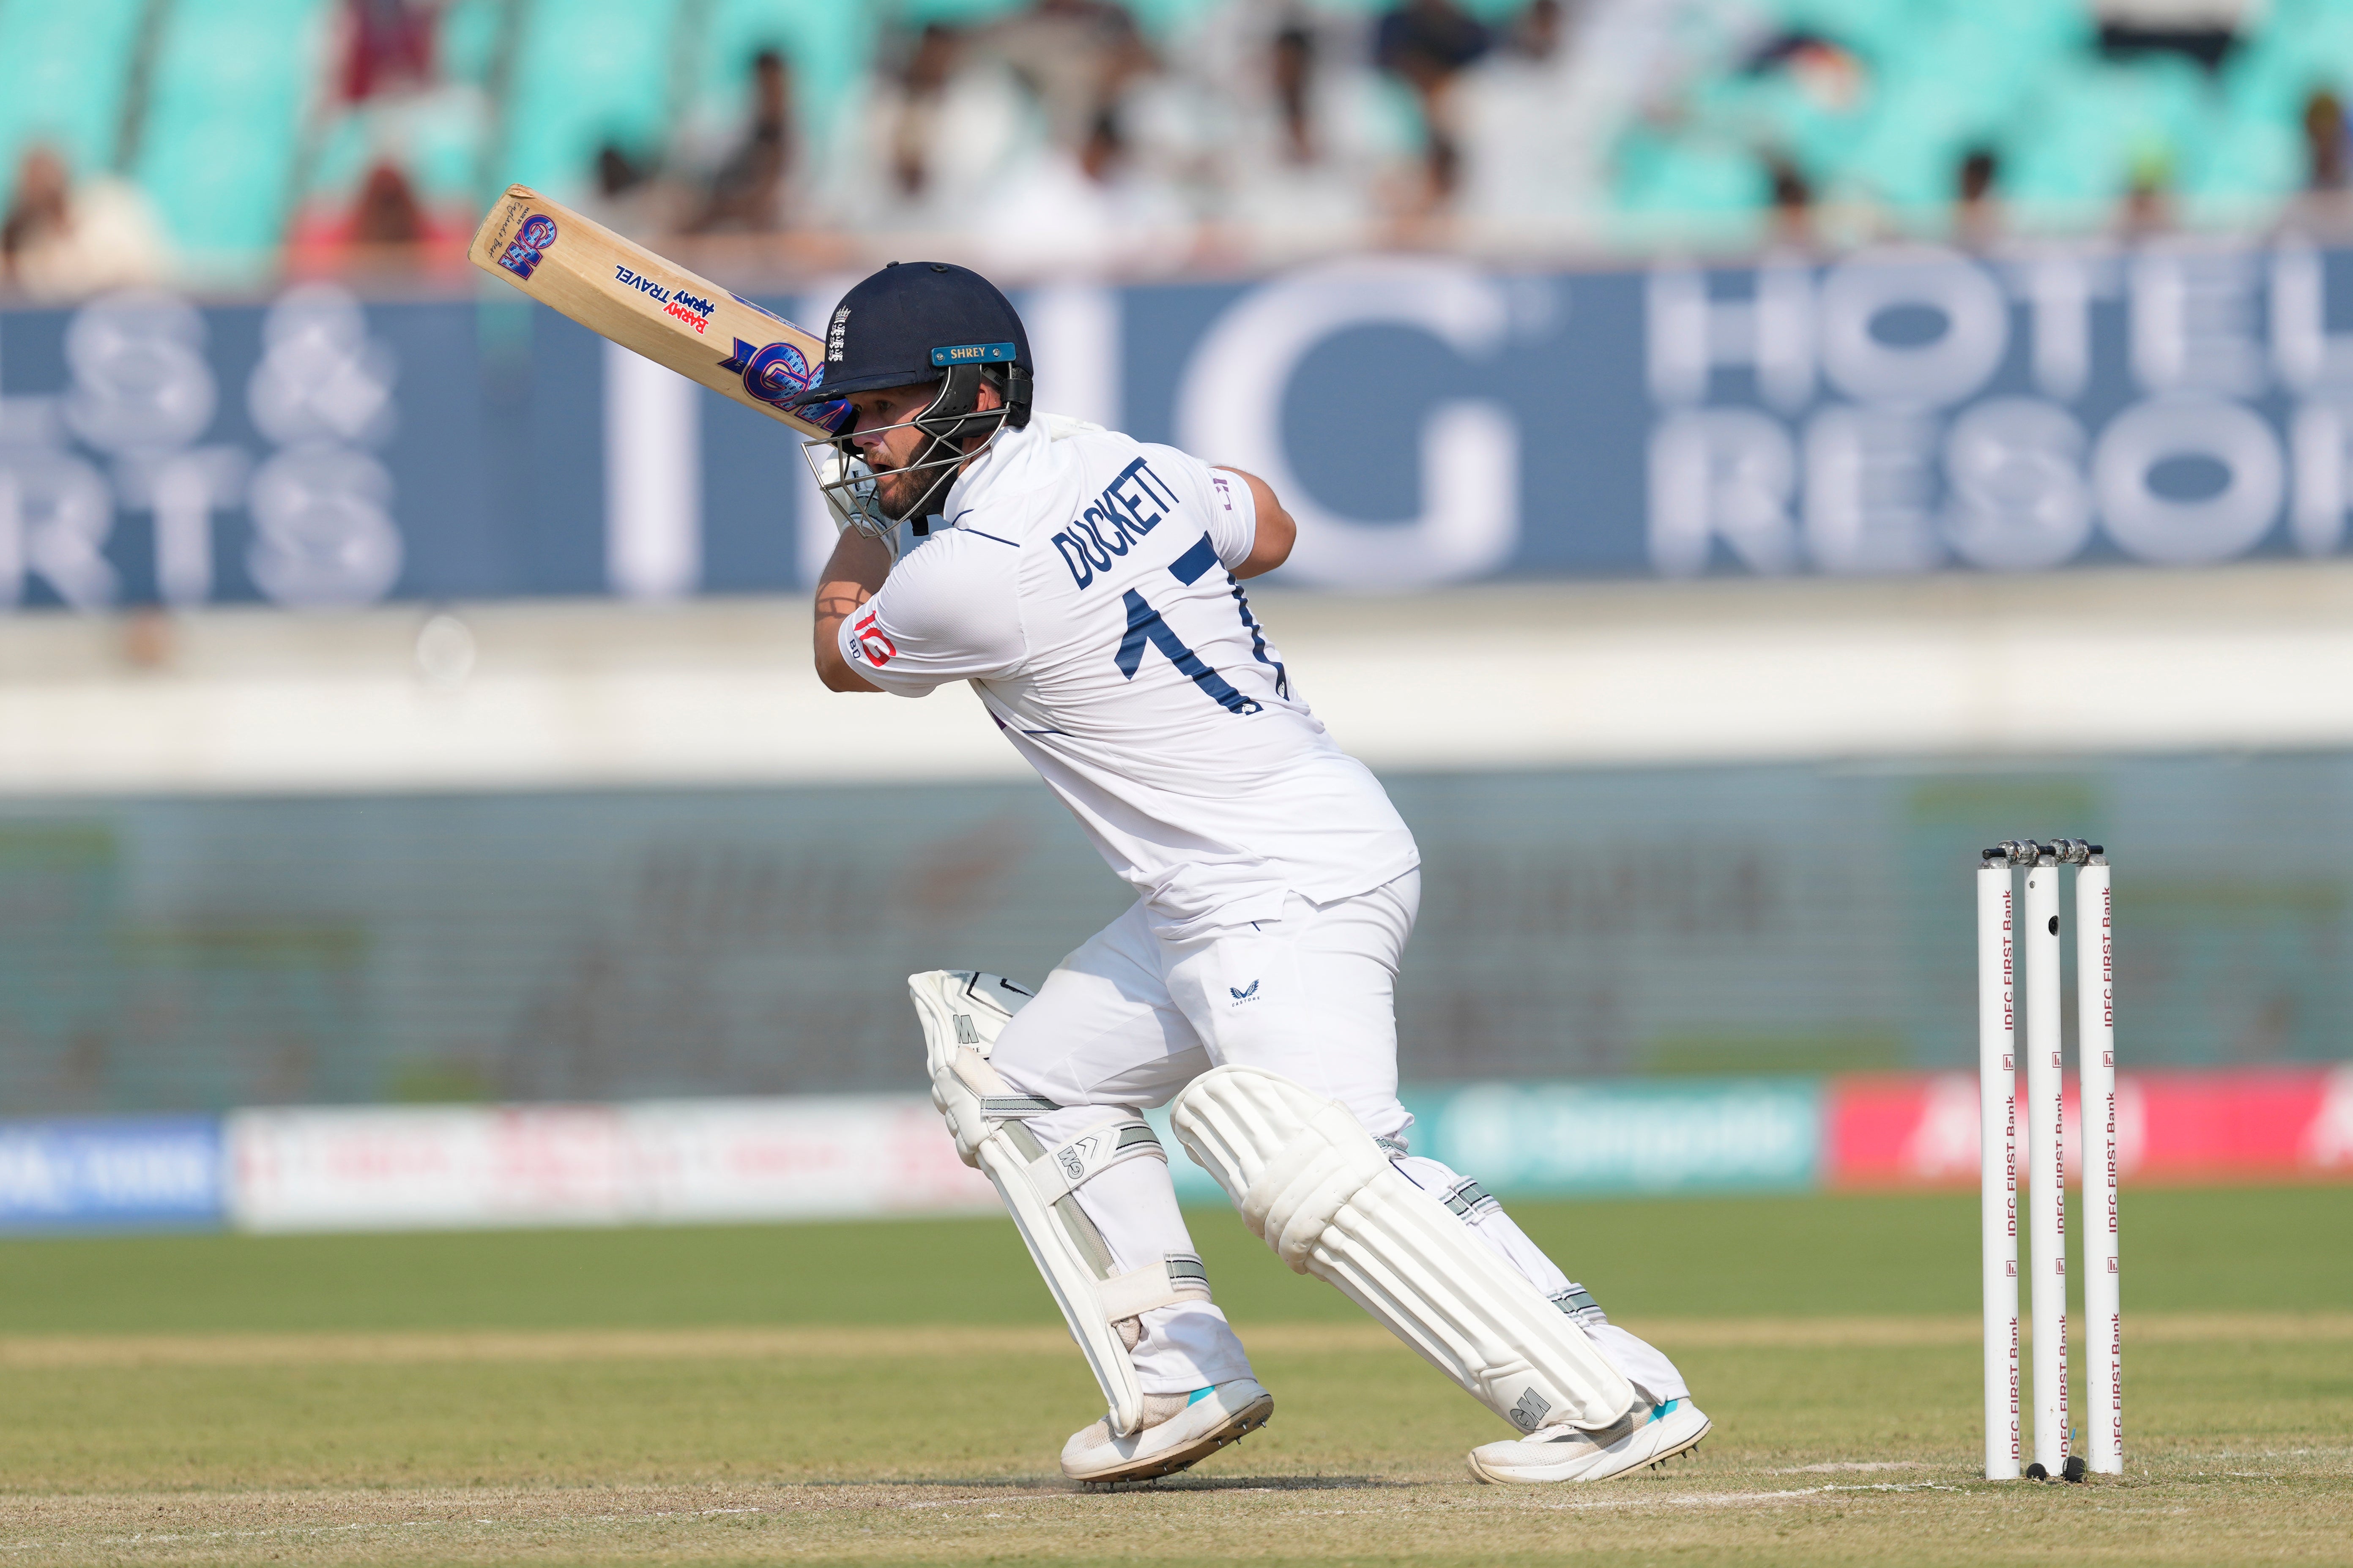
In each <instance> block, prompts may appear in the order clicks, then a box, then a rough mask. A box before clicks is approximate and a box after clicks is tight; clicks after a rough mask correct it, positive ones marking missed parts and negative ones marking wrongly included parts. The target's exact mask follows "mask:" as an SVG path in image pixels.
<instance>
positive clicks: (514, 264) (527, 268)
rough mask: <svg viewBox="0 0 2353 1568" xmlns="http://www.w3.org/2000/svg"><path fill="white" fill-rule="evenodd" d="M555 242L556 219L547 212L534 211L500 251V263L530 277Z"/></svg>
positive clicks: (525, 277)
mask: <svg viewBox="0 0 2353 1568" xmlns="http://www.w3.org/2000/svg"><path fill="white" fill-rule="evenodd" d="M554 243H555V220H554V218H552V217H550V216H547V215H546V214H545V213H533V214H532V215H531V216H529V217H527V218H525V219H523V220H522V227H521V228H519V229H517V230H516V231H515V237H514V238H513V240H512V242H510V243H509V245H508V246H507V247H506V249H505V250H503V251H502V252H501V253H500V255H499V265H500V266H501V267H503V268H506V269H507V270H508V271H510V272H512V273H513V274H514V275H515V276H516V277H518V278H522V279H529V278H530V277H531V275H532V273H533V272H534V271H535V270H537V269H538V267H539V260H540V258H541V257H542V256H543V255H544V254H545V253H546V251H547V249H548V247H550V246H552V245H554Z"/></svg>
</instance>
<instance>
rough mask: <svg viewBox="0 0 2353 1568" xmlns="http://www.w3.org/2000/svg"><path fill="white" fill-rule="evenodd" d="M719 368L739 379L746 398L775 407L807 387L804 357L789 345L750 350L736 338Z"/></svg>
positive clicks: (807, 364)
mask: <svg viewBox="0 0 2353 1568" xmlns="http://www.w3.org/2000/svg"><path fill="white" fill-rule="evenodd" d="M719 368H720V369H722V370H732V371H734V372H736V373H737V374H740V375H742V376H743V378H744V393H745V395H748V396H751V397H754V398H756V399H758V400H759V401H760V402H762V403H768V404H775V405H779V406H781V405H783V403H784V401H785V399H786V398H787V397H790V396H791V395H793V394H794V393H796V392H799V391H801V390H802V389H804V388H805V387H807V385H808V384H809V362H808V356H807V355H806V354H804V353H801V351H800V350H798V349H797V348H795V347H793V345H792V344H790V343H770V344H768V345H767V346H766V347H765V348H754V347H753V346H752V345H751V344H750V343H747V342H744V340H743V339H741V338H737V339H736V340H735V352H734V353H733V354H730V355H729V356H728V357H727V358H725V359H723V360H721V361H720V362H719Z"/></svg>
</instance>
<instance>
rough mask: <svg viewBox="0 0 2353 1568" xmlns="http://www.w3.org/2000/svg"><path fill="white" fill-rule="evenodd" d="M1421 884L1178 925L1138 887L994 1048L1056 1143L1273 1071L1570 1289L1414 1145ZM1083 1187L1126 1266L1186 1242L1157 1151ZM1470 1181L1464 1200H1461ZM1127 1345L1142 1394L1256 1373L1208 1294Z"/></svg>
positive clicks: (1629, 1368) (1541, 1273)
mask: <svg viewBox="0 0 2353 1568" xmlns="http://www.w3.org/2000/svg"><path fill="white" fill-rule="evenodd" d="M1420 899H1421V873H1420V872H1419V871H1409V872H1407V873H1406V874H1405V875H1404V876H1402V877H1399V878H1398V879H1396V880H1395V881H1393V882H1389V883H1388V884H1386V885H1385V886H1382V887H1379V888H1376V889H1373V890H1372V891H1371V892H1369V893H1360V894H1357V895H1356V896H1355V897H1352V898H1346V899H1340V900H1335V901H1334V902H1332V903H1328V904H1315V903H1311V902H1309V901H1308V900H1306V899H1305V898H1303V897H1301V896H1300V895H1298V894H1295V893H1294V894H1293V895H1292V896H1291V898H1290V899H1289V900H1287V901H1286V902H1285V903H1284V905H1283V910H1282V918H1281V919H1280V920H1261V921H1243V922H1241V923H1240V924H1237V925H1233V926H1230V927H1221V928H1214V929H1211V930H1208V931H1205V932H1204V931H1198V930H1191V931H1188V932H1187V934H1185V935H1183V936H1181V937H1179V936H1173V935H1171V934H1170V933H1169V932H1168V931H1166V928H1163V927H1159V926H1157V925H1156V923H1155V919H1154V917H1153V915H1152V913H1151V911H1150V910H1148V909H1146V908H1145V906H1144V905H1143V904H1142V903H1138V904H1136V905H1135V906H1134V908H1132V909H1130V910H1128V911H1127V913H1125V914H1124V915H1122V916H1121V917H1120V918H1119V919H1117V920H1115V921H1112V923H1111V924H1109V925H1108V926H1105V927H1104V928H1103V930H1102V931H1097V932H1096V933H1095V934H1094V935H1093V936H1092V938H1090V939H1089V940H1088V941H1087V942H1086V943H1085V944H1084V945H1083V946H1082V947H1081V948H1079V950H1078V951H1077V952H1073V953H1071V955H1070V956H1069V957H1067V958H1065V959H1063V960H1062V962H1061V963H1060V964H1058V965H1056V966H1055V969H1054V972H1053V973H1051V974H1050V975H1048V976H1047V977H1046V984H1044V985H1042V986H1040V987H1039V991H1038V995H1037V998H1036V999H1035V1000H1034V1001H1032V1002H1030V1003H1029V1005H1027V1006H1025V1007H1023V1008H1022V1009H1021V1011H1020V1012H1018V1013H1017V1014H1015V1015H1014V1016H1013V1021H1012V1022H1011V1023H1010V1024H1008V1026H1006V1029H1005V1032H1004V1034H1003V1035H1001V1036H999V1037H998V1038H997V1047H996V1049H995V1051H994V1052H992V1053H991V1056H990V1061H991V1062H992V1063H993V1064H994V1065H995V1067H996V1068H997V1072H998V1073H999V1074H1000V1075H1001V1076H1002V1077H1003V1078H1004V1079H1005V1081H1006V1083H1007V1085H1008V1087H1009V1088H1010V1089H1013V1090H1014V1091H1015V1092H1016V1093H1019V1094H1034V1095H1039V1096H1042V1097H1044V1098H1045V1099H1048V1100H1052V1101H1053V1102H1054V1103H1055V1104H1057V1105H1058V1106H1060V1107H1062V1109H1061V1110H1053V1111H1049V1112H1048V1113H1046V1114H1045V1115H1043V1116H1038V1117H1032V1118H1031V1119H1030V1121H1029V1125H1030V1128H1031V1129H1032V1131H1035V1132H1036V1133H1037V1135H1038V1139H1039V1142H1041V1143H1043V1144H1045V1145H1046V1146H1047V1147H1048V1148H1052V1147H1054V1146H1055V1145H1056V1144H1058V1143H1060V1142H1064V1141H1066V1140H1068V1139H1071V1138H1074V1137H1076V1136H1078V1135H1079V1134H1080V1133H1082V1132H1084V1131H1087V1130H1088V1129H1090V1128H1092V1127H1096V1126H1100V1125H1103V1124H1104V1123H1107V1122H1111V1121H1118V1120H1120V1119H1121V1118H1123V1117H1125V1116H1131V1115H1133V1114H1134V1112H1135V1111H1136V1110H1137V1109H1138V1108H1140V1107H1143V1106H1149V1105H1164V1104H1166V1102H1167V1101H1168V1100H1170V1099H1171V1098H1172V1097H1174V1096H1175V1095H1176V1092H1177V1090H1179V1089H1183V1088H1184V1087H1185V1086H1186V1085H1187V1084H1188V1083H1190V1082H1192V1081H1193V1079H1196V1078H1198V1077H1199V1076H1200V1075H1201V1074H1202V1073H1204V1072H1207V1071H1208V1069H1209V1068H1212V1067H1222V1066H1224V1065H1226V1064H1228V1063H1229V1062H1230V1063H1240V1064H1241V1065H1244V1066H1248V1067H1256V1068H1268V1069H1269V1070H1271V1071H1273V1072H1279V1073H1281V1074H1282V1075H1283V1076H1284V1077H1285V1078H1288V1079H1292V1080H1293V1081H1294V1082H1297V1083H1300V1084H1303V1085H1304V1086H1306V1088H1308V1089H1311V1090H1313V1091H1314V1092H1315V1093H1317V1094H1320V1095H1322V1096H1324V1098H1325V1099H1327V1100H1338V1101H1339V1102H1340V1103H1341V1104H1343V1105H1345V1106H1346V1107H1347V1108H1348V1110H1350V1111H1352V1112H1353V1113H1355V1115H1356V1120H1357V1121H1359V1122H1361V1123H1363V1125H1364V1128H1365V1131H1367V1132H1369V1133H1371V1134H1372V1135H1373V1136H1374V1137H1375V1138H1377V1139H1380V1140H1382V1141H1383V1142H1385V1143H1386V1144H1388V1146H1389V1148H1390V1149H1391V1150H1392V1152H1393V1153H1394V1155H1395V1157H1396V1159H1397V1163H1398V1169H1400V1170H1402V1171H1403V1172H1404V1173H1406V1174H1407V1175H1408V1176H1409V1177H1410V1178H1412V1180H1413V1181H1414V1182H1415V1183H1416V1184H1419V1185H1420V1186H1422V1187H1424V1188H1426V1189H1428V1190H1430V1191H1431V1192H1434V1193H1436V1194H1439V1195H1440V1196H1441V1197H1447V1198H1455V1199H1457V1205H1458V1206H1459V1207H1461V1212H1462V1218H1463V1223H1465V1224H1466V1225H1469V1226H1471V1227H1472V1230H1474V1231H1475V1232H1476V1233H1477V1234H1478V1236H1479V1237H1480V1239H1481V1240H1482V1241H1484V1242H1485V1243H1486V1244H1487V1245H1488V1246H1490V1247H1493V1248H1494V1249H1495V1251H1496V1252H1497V1253H1498V1254H1499V1255H1501V1256H1502V1257H1503V1258H1504V1260H1505V1261H1506V1262H1508V1263H1509V1264H1511V1265H1512V1267H1513V1268H1516V1269H1517V1270H1519V1272H1521V1273H1522V1274H1524V1275H1525V1276H1527V1278H1528V1279H1531V1280H1533V1281H1535V1285H1536V1288H1537V1289H1540V1290H1542V1291H1544V1292H1545V1294H1546V1295H1547V1296H1553V1297H1556V1299H1558V1298H1562V1297H1564V1296H1566V1295H1573V1294H1574V1293H1576V1292H1577V1290H1578V1288H1577V1286H1575V1285H1572V1284H1571V1283H1570V1282H1569V1279H1568V1277H1567V1275H1565V1274H1563V1273H1562V1272H1561V1271H1560V1269H1559V1268H1557V1267H1556V1266H1555V1264H1554V1263H1553V1261H1552V1260H1551V1259H1550V1258H1546V1256H1545V1255H1544V1253H1543V1252H1542V1251H1541V1250H1539V1249H1538V1248H1537V1247H1536V1245H1535V1243H1534V1242H1532V1241H1530V1240H1529V1239H1528V1237H1527V1236H1526V1234H1525V1232H1523V1231H1522V1230H1521V1229H1520V1227H1519V1226H1517V1225H1515V1224H1514V1223H1513V1221H1512V1219H1511V1216H1510V1215H1506V1214H1504V1211H1503V1209H1502V1208H1501V1207H1500V1206H1499V1205H1497V1204H1496V1203H1495V1201H1494V1200H1493V1198H1491V1197H1485V1196H1483V1195H1482V1194H1479V1193H1478V1192H1477V1190H1476V1187H1475V1184H1472V1183H1471V1182H1469V1181H1468V1180H1467V1179H1466V1178H1464V1177H1462V1176H1461V1175H1458V1174H1457V1173H1454V1172H1453V1171H1451V1170H1449V1169H1448V1168H1447V1167H1446V1166H1444V1165H1442V1164H1440V1163H1439V1162H1437V1161H1436V1160H1431V1159H1427V1158H1424V1157H1422V1156H1419V1155H1415V1154H1410V1153H1409V1152H1407V1145H1408V1140H1409V1135H1410V1133H1411V1131H1412V1126H1413V1118H1412V1117H1410V1116H1409V1115H1408V1114H1407V1113H1406V1109H1405V1107H1404V1106H1403V1105H1402V1104H1400V1103H1399V1102H1398V1094H1397V1085H1398V1070H1397V1013H1396V984H1397V973H1398V960H1399V959H1400V958H1401V957H1402V956H1403V954H1404V952H1405V944H1406V939H1407V938H1408V937H1409V936H1411V935H1412V934H1413V921H1414V913H1415V910H1416V909H1417V908H1418V907H1419V903H1420ZM1198 924H1199V922H1193V925H1194V926H1195V927H1198ZM1170 1156H1171V1157H1172V1158H1175V1159H1182V1158H1184V1157H1185V1155H1184V1152H1183V1151H1182V1150H1181V1149H1172V1150H1171V1151H1170ZM1466 1189H1467V1191H1466ZM1076 1196H1077V1198H1078V1202H1079V1206H1080V1207H1081V1208H1082V1209H1084V1210H1085V1211H1086V1214H1087V1216H1088V1217H1089V1218H1090V1219H1092V1220H1093V1221H1094V1223H1095V1226H1096V1227H1097V1228H1098V1229H1100V1230H1101V1231H1102V1232H1103V1240H1104V1241H1105V1243H1106V1244H1107V1245H1108V1246H1109V1247H1110V1249H1111V1253H1112V1258H1113V1266H1114V1267H1115V1268H1117V1269H1119V1270H1121V1271H1123V1272H1124V1271H1126V1270H1129V1269H1134V1268H1147V1267H1149V1266H1150V1265H1152V1264H1154V1263H1156V1262H1158V1261H1159V1260H1160V1259H1161V1258H1165V1257H1166V1256H1167V1255H1168V1254H1170V1253H1172V1252H1193V1251H1195V1250H1196V1248H1195V1247H1194V1246H1193V1241H1192V1237H1190V1236H1188V1235H1187V1233H1186V1230H1185V1220H1184V1217H1183V1215H1181V1214H1179V1213H1178V1211H1177V1208H1176V1192H1175V1189H1174V1188H1173V1187H1172V1186H1171V1185H1170V1183H1169V1178H1168V1168H1167V1167H1166V1165H1164V1164H1162V1163H1160V1162H1159V1161H1157V1160H1130V1161H1127V1162H1125V1163H1122V1164H1118V1165H1114V1166H1113V1167H1112V1168H1111V1169H1109V1170H1107V1171H1105V1172H1103V1174H1101V1175H1099V1176H1097V1177H1096V1178H1095V1179H1094V1180H1092V1181H1091V1182H1089V1183H1087V1184H1085V1185H1084V1186H1082V1187H1081V1188H1080V1189H1079V1191H1078V1193H1077V1194H1076ZM1464 1197H1470V1198H1472V1200H1473V1201H1472V1202H1471V1203H1469V1204H1468V1205H1462V1204H1461V1199H1462V1198H1464ZM1211 1283H1212V1286H1213V1287H1214V1285H1215V1281H1212V1282H1211ZM1587 1300H1588V1301H1589V1298H1588V1299H1587ZM1573 1315H1574V1316H1575V1317H1576V1319H1577V1323H1578V1325H1579V1326H1580V1327H1581V1328H1583V1329H1584V1331H1585V1332H1586V1334H1587V1336H1588V1338H1590V1339H1591V1340H1592V1341H1593V1342H1594V1343H1595V1345H1596V1346H1598V1347H1599V1349H1600V1351H1601V1352H1602V1353H1603V1354H1604V1355H1606V1356H1607V1357H1609V1360H1610V1361H1611V1362H1612V1363H1615V1364H1616V1365H1617V1367H1618V1369H1619V1370H1620V1372H1622V1373H1625V1374H1626V1376H1627V1378H1628V1380H1629V1381H1630V1382H1631V1383H1632V1384H1634V1385H1635V1387H1636V1388H1637V1389H1638V1390H1640V1391H1641V1393H1642V1394H1643V1395H1644V1396H1645V1397H1647V1398H1648V1399H1649V1400H1650V1401H1651V1403H1653V1404H1657V1403H1660V1402H1662V1401H1665V1400H1669V1399H1680V1398H1683V1397H1684V1396H1685V1395H1686V1394H1687V1393H1688V1390H1687V1389H1686V1388H1685V1387H1684V1385H1683V1377H1682V1375H1681V1374H1680V1373H1677V1372H1676V1371H1675V1368H1674V1364H1673V1363H1672V1362H1670V1361H1668V1360H1667V1358H1666V1357H1665V1356H1664V1355H1662V1354H1661V1353H1660V1352H1658V1351H1657V1350H1656V1349H1655V1348H1653V1347H1652V1346H1651V1345H1649V1344H1647V1343H1645V1342H1643V1341H1641V1340H1640V1339H1637V1338H1636V1337H1635V1336H1633V1335H1632V1334H1630V1333H1628V1332H1627V1331H1625V1330H1623V1329H1621V1328H1619V1327H1617V1326H1616V1325H1615V1324H1612V1323H1610V1322H1609V1321H1606V1320H1605V1319H1604V1318H1603V1316H1602V1314H1601V1312H1600V1310H1599V1309H1598V1308H1595V1307H1592V1306H1590V1305H1589V1304H1588V1305H1584V1306H1582V1308H1581V1310H1577V1311H1576V1312H1575V1313H1574V1314H1573ZM1133 1354H1134V1362H1135V1370H1136V1376H1137V1379H1138V1381H1139V1382H1140V1383H1141V1384H1142V1386H1143V1388H1144V1392H1145V1393H1146V1394H1186V1393H1190V1392H1191V1391H1192V1390H1194V1389H1197V1388H1202V1387H1206V1386H1208V1384H1215V1383H1224V1382H1226V1381H1227V1380H1229V1379H1230V1378H1237V1377H1248V1376H1250V1359H1249V1357H1248V1356H1247V1355H1245V1354H1244V1353H1243V1351H1242V1347H1241V1343H1240V1341H1239V1340H1237V1339H1236V1338H1235V1337H1234V1331H1233V1330H1232V1329H1231V1328H1230V1327H1229V1326H1228V1325H1227V1322H1226V1317H1225V1314H1224V1313H1223V1312H1222V1311H1220V1310H1219V1309H1218V1308H1217V1307H1216V1306H1215V1305H1213V1304H1211V1303H1208V1302H1191V1301H1187V1302H1180V1303H1178V1304H1177V1305H1176V1306H1173V1307H1162V1308H1158V1309H1156V1310H1153V1311H1150V1312H1146V1313H1145V1315H1144V1337H1143V1338H1142V1340H1141V1341H1139V1342H1137V1344H1136V1346H1135V1348H1134V1352H1133Z"/></svg>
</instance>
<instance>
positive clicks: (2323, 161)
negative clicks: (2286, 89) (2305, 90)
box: [2304, 88, 2347, 193]
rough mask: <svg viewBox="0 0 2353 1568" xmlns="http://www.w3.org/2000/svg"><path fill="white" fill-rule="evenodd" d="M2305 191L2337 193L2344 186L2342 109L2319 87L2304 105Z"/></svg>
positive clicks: (2344, 157) (2345, 162)
mask: <svg viewBox="0 0 2353 1568" xmlns="http://www.w3.org/2000/svg"><path fill="white" fill-rule="evenodd" d="M2304 148H2305V176H2304V186H2305V189H2306V190H2308V191H2312V192H2316V193H2321V192H2339V191H2342V190H2344V189H2345V186H2346V165H2347V157H2346V151H2347V150H2346V127H2345V106H2344V104H2342V103H2341V102H2339V101H2338V100H2337V95H2336V94H2335V93H2333V92H2331V91H2329V90H2328V89H2327V88H2322V89H2320V90H2319V91H2317V92H2315V93H2314V94H2313V95H2312V96H2311V97H2310V98H2308V99H2306V100H2305V105H2304Z"/></svg>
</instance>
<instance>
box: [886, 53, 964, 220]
mask: <svg viewBox="0 0 2353 1568" xmlns="http://www.w3.org/2000/svg"><path fill="white" fill-rule="evenodd" d="M963 42H964V40H963V38H962V37H961V36H960V35H959V34H958V33H957V32H956V31H955V28H953V27H949V26H944V25H943V24H941V23H938V22H931V23H926V24H925V25H924V27H923V32H922V33H921V34H919V35H918V36H917V37H916V39H915V49H914V53H913V54H912V55H910V56H909V57H908V59H907V65H906V68H905V69H904V70H902V71H901V72H900V75H899V82H900V98H899V111H898V113H897V114H896V115H895V116H893V117H892V126H891V183H892V185H893V186H894V187H895V188H896V190H897V192H898V194H899V196H900V198H901V199H902V200H904V201H911V202H912V201H920V200H922V199H923V195H925V193H926V192H927V191H928V190H929V189H930V187H931V183H932V147H933V144H934V142H936V141H937V139H938V136H939V128H940V106H941V104H942V103H943V102H944V101H945V100H946V98H947V91H948V82H949V79H951V78H952V77H953V76H954V75H955V68H956V64H957V61H958V58H959V56H960V55H961V53H962V49H963Z"/></svg>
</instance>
